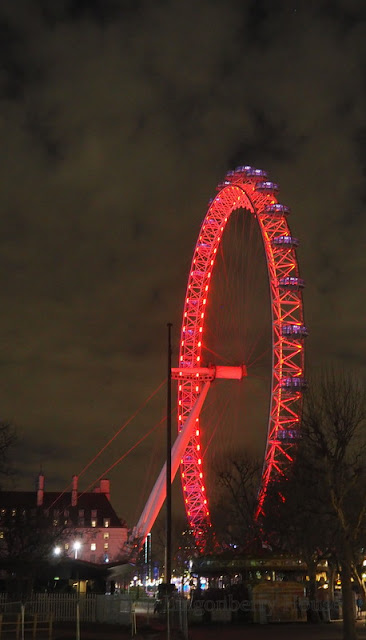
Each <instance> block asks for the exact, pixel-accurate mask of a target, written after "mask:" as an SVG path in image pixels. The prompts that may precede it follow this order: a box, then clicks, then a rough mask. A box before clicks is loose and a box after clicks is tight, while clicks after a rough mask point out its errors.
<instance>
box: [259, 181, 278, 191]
mask: <svg viewBox="0 0 366 640" xmlns="http://www.w3.org/2000/svg"><path fill="white" fill-rule="evenodd" d="M255 190H256V191H260V193H277V192H278V191H279V186H278V184H276V183H275V182H268V181H267V180H265V181H264V182H258V184H256V186H255Z"/></svg>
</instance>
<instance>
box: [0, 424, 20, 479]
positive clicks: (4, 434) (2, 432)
mask: <svg viewBox="0 0 366 640" xmlns="http://www.w3.org/2000/svg"><path fill="white" fill-rule="evenodd" d="M16 440H17V437H16V432H15V428H14V426H13V425H11V424H10V423H9V422H4V421H0V477H1V480H4V479H5V478H9V476H12V475H14V468H13V465H12V463H11V461H10V457H9V452H10V450H11V448H12V447H13V446H14V444H15V443H16ZM1 480H0V482H1ZM0 489H1V485H0Z"/></svg>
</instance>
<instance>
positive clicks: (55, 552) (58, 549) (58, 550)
mask: <svg viewBox="0 0 366 640" xmlns="http://www.w3.org/2000/svg"><path fill="white" fill-rule="evenodd" d="M60 553H61V547H55V548H54V550H53V554H54V555H55V556H59V555H60Z"/></svg>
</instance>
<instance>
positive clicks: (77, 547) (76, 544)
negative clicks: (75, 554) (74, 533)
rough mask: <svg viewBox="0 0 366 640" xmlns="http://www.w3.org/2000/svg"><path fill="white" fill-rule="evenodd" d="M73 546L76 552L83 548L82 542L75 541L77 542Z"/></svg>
mask: <svg viewBox="0 0 366 640" xmlns="http://www.w3.org/2000/svg"><path fill="white" fill-rule="evenodd" d="M73 546H74V549H75V551H78V550H79V549H80V547H81V542H80V540H75V542H74V545H73Z"/></svg>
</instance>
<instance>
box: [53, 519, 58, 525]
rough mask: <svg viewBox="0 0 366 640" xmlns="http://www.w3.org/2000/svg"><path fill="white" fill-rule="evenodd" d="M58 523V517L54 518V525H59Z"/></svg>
mask: <svg viewBox="0 0 366 640" xmlns="http://www.w3.org/2000/svg"><path fill="white" fill-rule="evenodd" d="M57 525H58V518H54V520H53V526H54V527H57Z"/></svg>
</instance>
